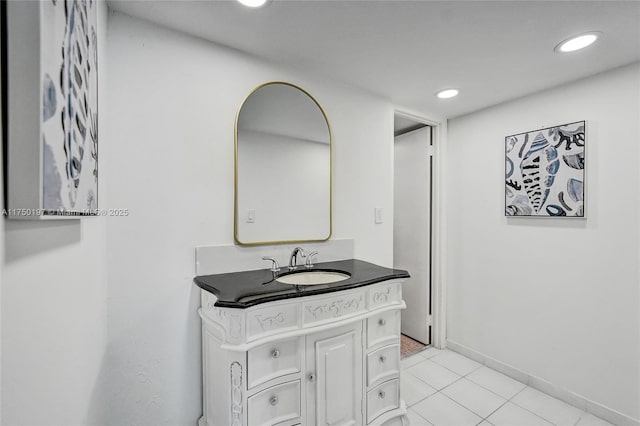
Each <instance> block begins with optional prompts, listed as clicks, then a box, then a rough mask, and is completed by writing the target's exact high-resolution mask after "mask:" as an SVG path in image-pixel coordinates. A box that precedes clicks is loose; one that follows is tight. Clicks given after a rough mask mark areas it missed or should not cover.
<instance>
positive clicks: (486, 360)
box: [447, 339, 640, 426]
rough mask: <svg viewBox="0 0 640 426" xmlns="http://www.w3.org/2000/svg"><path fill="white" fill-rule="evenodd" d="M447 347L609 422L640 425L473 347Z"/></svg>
mask: <svg viewBox="0 0 640 426" xmlns="http://www.w3.org/2000/svg"><path fill="white" fill-rule="evenodd" d="M447 349H450V350H452V351H454V352H459V353H460V354H462V355H464V356H466V357H467V358H471V359H472V360H474V361H476V362H479V363H480V364H483V365H486V366H487V367H489V368H492V369H494V370H496V371H499V372H501V373H502V374H504V375H507V376H509V377H511V378H512V379H514V380H517V381H519V382H521V383H524V384H525V385H528V386H531V387H532V388H534V389H537V390H539V391H540V392H543V393H546V394H547V395H550V396H552V397H554V398H557V399H559V400H561V401H564V402H566V403H567V404H569V405H573V406H574V407H576V408H579V409H581V410H584V411H586V412H588V413H591V414H593V415H594V416H596V417H600V418H601V419H604V420H606V421H608V422H609V423H613V424H614V425H618V426H640V420H638V419H634V418H632V417H629V416H627V415H625V414H622V413H620V412H619V411H616V410H614V409H612V408H609V407H606V406H604V405H602V404H600V403H597V402H595V401H592V400H590V399H588V398H585V397H584V396H582V395H579V394H577V393H574V392H571V391H570V390H568V389H564V388H562V387H560V386H557V385H554V384H553V383H551V382H548V381H546V380H544V379H541V378H540V377H537V376H534V375H532V374H529V373H527V372H525V371H522V370H519V369H518V368H516V367H514V366H512V365H509V364H507V363H504V362H502V361H498V360H497V359H495V358H491V357H489V356H487V355H484V354H482V353H480V352H478V351H476V350H474V349H471V348H469V347H467V346H464V345H461V344H460V343H456V342H453V341H451V340H448V339H447Z"/></svg>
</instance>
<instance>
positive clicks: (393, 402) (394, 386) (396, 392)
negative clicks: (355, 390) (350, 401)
mask: <svg viewBox="0 0 640 426" xmlns="http://www.w3.org/2000/svg"><path fill="white" fill-rule="evenodd" d="M398 407H400V380H399V379H394V380H389V381H387V382H384V383H382V384H381V385H379V386H376V387H375V388H373V389H371V390H370V391H369V392H367V423H370V422H371V421H372V420H374V419H376V418H377V417H378V416H380V415H381V414H384V413H386V412H387V411H389V410H393V409H395V408H398Z"/></svg>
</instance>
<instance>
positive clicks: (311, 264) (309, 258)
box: [304, 251, 318, 269]
mask: <svg viewBox="0 0 640 426" xmlns="http://www.w3.org/2000/svg"><path fill="white" fill-rule="evenodd" d="M317 254H318V252H317V251H312V252H311V253H309V254H307V261H306V262H305V264H304V267H305V268H307V269H308V268H313V263H311V258H312V257H313V256H316V255H317Z"/></svg>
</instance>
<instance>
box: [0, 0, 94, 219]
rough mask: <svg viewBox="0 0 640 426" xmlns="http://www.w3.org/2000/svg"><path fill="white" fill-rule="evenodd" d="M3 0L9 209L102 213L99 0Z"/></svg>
mask: <svg viewBox="0 0 640 426" xmlns="http://www.w3.org/2000/svg"><path fill="white" fill-rule="evenodd" d="M3 3H4V4H3V11H2V12H3V13H2V16H3V24H4V25H3V30H4V31H5V33H4V34H3V35H4V37H3V39H2V43H3V49H2V53H3V63H4V64H5V66H4V69H3V76H2V77H3V115H4V117H3V118H4V120H3V139H4V144H3V147H4V161H5V167H4V171H5V175H4V178H5V210H4V211H3V213H4V215H5V216H7V217H9V218H14V219H60V218H77V217H84V216H96V215H98V40H97V9H98V6H97V3H96V1H95V0H87V1H70V0H46V1H37V2H31V1H28V2H18V1H12V2H3Z"/></svg>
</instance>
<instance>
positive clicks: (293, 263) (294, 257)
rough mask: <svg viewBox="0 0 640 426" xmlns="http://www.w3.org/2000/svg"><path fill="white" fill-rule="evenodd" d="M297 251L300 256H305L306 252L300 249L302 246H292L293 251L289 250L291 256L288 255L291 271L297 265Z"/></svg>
mask: <svg viewBox="0 0 640 426" xmlns="http://www.w3.org/2000/svg"><path fill="white" fill-rule="evenodd" d="M298 253H300V256H302V257H306V254H305V253H304V250H302V247H296V248H294V249H293V251H292V252H291V257H289V270H290V271H293V270H295V269H296V268H297V267H298Z"/></svg>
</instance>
